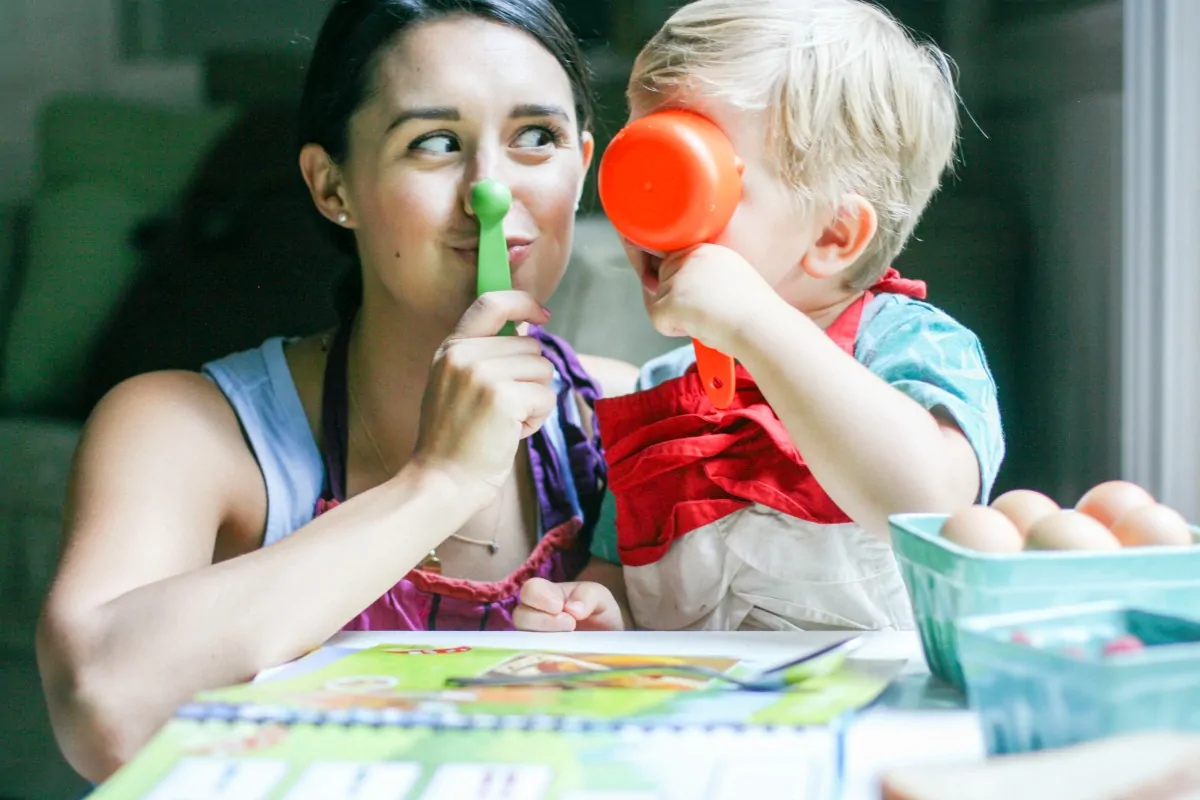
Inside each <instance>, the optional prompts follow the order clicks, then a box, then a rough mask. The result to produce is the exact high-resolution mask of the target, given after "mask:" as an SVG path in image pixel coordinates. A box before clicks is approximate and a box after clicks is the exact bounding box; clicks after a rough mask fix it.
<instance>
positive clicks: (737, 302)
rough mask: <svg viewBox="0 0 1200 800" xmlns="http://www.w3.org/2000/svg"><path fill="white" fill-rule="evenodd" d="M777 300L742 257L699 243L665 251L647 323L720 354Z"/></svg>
mask: <svg viewBox="0 0 1200 800" xmlns="http://www.w3.org/2000/svg"><path fill="white" fill-rule="evenodd" d="M779 302H782V301H781V300H780V298H779V295H777V294H776V293H775V290H774V289H772V288H771V286H770V285H769V284H768V283H767V282H766V281H765V280H763V278H762V276H761V275H759V274H758V271H757V270H756V269H754V267H753V266H751V265H750V263H749V262H747V261H746V259H744V258H742V257H741V256H740V255H739V254H738V253H736V252H734V251H733V250H730V249H729V248H728V247H722V246H720V245H715V244H701V245H697V246H695V247H692V248H689V249H687V250H680V251H678V252H675V253H671V254H670V255H669V256H667V257H666V259H664V260H663V262H662V265H661V266H660V267H659V271H658V291H657V292H655V297H654V300H653V302H652V303H651V304H650V305H649V313H650V321H651V322H653V323H654V327H655V328H657V329H658V332H659V333H662V334H664V335H666V336H690V337H691V338H693V339H699V340H700V341H701V342H703V343H704V344H706V345H708V346H709V347H714V348H717V349H719V350H722V351H724V352H726V353H728V352H729V349H730V345H731V343H732V340H733V339H734V338H735V335H736V334H737V332H738V330H739V329H740V328H741V327H742V326H743V325H744V324H745V322H746V321H748V320H751V319H754V318H755V317H756V316H757V315H758V314H761V313H762V312H763V310H764V309H765V308H766V307H767V306H769V305H771V304H775V303H779Z"/></svg>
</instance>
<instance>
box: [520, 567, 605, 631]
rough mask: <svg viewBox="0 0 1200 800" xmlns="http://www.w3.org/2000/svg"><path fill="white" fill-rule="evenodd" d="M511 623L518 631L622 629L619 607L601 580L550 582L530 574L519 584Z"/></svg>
mask: <svg viewBox="0 0 1200 800" xmlns="http://www.w3.org/2000/svg"><path fill="white" fill-rule="evenodd" d="M513 625H514V627H516V629H517V630H521V631H543V632H549V631H619V630H624V628H625V623H624V621H623V620H622V619H621V607H620V606H619V605H618V604H617V600H616V598H615V597H613V594H612V592H610V591H609V590H608V589H607V587H605V586H604V584H601V583H592V582H590V581H584V582H573V583H551V582H550V581H548V580H546V579H545V578H530V579H529V580H528V581H527V582H526V583H525V585H524V586H522V587H521V600H520V604H519V605H518V606H517V608H516V610H515V611H514V612H513Z"/></svg>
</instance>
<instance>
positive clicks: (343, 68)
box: [299, 0, 592, 321]
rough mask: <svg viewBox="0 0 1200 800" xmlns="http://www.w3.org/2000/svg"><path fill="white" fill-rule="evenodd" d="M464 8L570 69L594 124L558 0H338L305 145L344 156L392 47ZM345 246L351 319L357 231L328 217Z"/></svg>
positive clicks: (316, 67) (583, 111) (311, 97)
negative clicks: (353, 124) (522, 36)
mask: <svg viewBox="0 0 1200 800" xmlns="http://www.w3.org/2000/svg"><path fill="white" fill-rule="evenodd" d="M458 14H464V15H468V16H474V17H479V18H481V19H485V20H491V21H494V22H498V23H501V24H503V25H508V26H511V27H513V28H516V29H517V30H521V31H524V32H525V33H527V34H529V35H530V36H532V37H533V38H534V39H536V40H537V41H538V42H540V43H541V45H542V46H543V47H545V48H546V49H547V50H549V51H550V53H551V54H553V56H554V57H555V58H556V59H557V60H558V63H559V64H561V65H562V68H563V69H564V70H566V73H567V77H568V78H569V79H570V81H571V90H572V93H573V95H574V100H575V115H576V118H577V119H578V120H579V128H580V130H589V129H590V128H591V126H592V91H591V85H590V81H589V77H588V71H587V65H586V63H585V62H584V58H583V52H582V51H581V49H580V47H579V43H578V42H577V41H576V39H575V37H574V35H573V34H572V33H571V30H570V28H569V27H568V26H567V23H566V22H565V21H564V20H563V18H562V16H561V15H560V14H559V12H558V10H557V9H556V8H555V7H554V3H553V2H552V0H337V2H335V3H334V5H333V8H332V9H331V10H330V12H329V16H328V17H327V18H326V19H325V24H324V25H323V26H322V27H321V33H320V35H319V36H318V37H317V44H316V47H315V48H314V49H313V55H312V60H311V61H310V62H309V67H308V75H307V78H306V80H305V84H304V95H303V97H302V99H301V101H300V125H299V134H300V142H299V144H300V147H303V146H304V145H306V144H309V143H315V144H319V145H321V147H323V148H324V149H325V152H326V153H328V154H329V157H330V158H332V159H333V160H334V162H337V163H341V162H342V161H344V160H345V158H346V154H347V147H348V139H349V128H350V118H351V117H352V116H354V114H355V112H356V111H358V109H359V108H360V107H361V106H362V104H363V103H364V102H366V101H367V99H368V98H369V97H370V94H371V92H372V91H373V90H374V87H373V85H372V84H373V81H374V79H375V74H376V68H377V67H378V63H379V58H380V56H381V55H382V54H383V52H384V51H385V49H386V48H387V47H388V45H390V44H391V43H392V42H393V41H395V40H396V38H397V36H399V35H400V34H401V33H403V32H404V31H407V30H409V29H411V28H413V27H414V26H416V25H418V24H420V23H423V22H430V21H433V20H437V19H441V18H443V17H447V16H452V15H458ZM322 223H323V224H324V225H325V226H326V228H327V229H328V230H329V231H330V233H331V235H332V236H333V238H334V242H335V244H336V245H337V247H338V249H339V250H340V251H341V252H343V253H345V254H346V255H347V256H349V257H350V258H351V265H350V268H349V269H348V270H347V271H346V273H345V274H344V275H343V277H342V280H341V281H340V282H339V285H338V287H337V291H336V293H335V297H334V304H335V306H336V308H337V312H338V316H339V317H340V318H341V319H342V320H343V321H347V320H349V319H350V318H351V317H352V316H353V315H354V313H355V312H356V311H357V310H358V307H359V305H360V304H361V303H362V275H361V267H360V265H359V262H358V255H357V250H356V248H355V243H354V235H353V234H352V233H351V232H350V231H348V230H346V229H345V228H342V227H340V226H338V225H334V224H333V223H332V222H329V221H328V220H324V219H323V218H322Z"/></svg>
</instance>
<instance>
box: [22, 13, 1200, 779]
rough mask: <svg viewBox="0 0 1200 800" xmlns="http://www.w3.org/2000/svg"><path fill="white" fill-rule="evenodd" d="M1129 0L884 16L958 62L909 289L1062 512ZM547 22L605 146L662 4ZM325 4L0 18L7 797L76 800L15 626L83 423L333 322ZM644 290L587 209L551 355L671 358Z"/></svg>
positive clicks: (1116, 405) (1089, 357) (1100, 378)
mask: <svg viewBox="0 0 1200 800" xmlns="http://www.w3.org/2000/svg"><path fill="white" fill-rule="evenodd" d="M1139 1H1145V2H1158V0H1127V2H1125V3H1122V2H1121V1H1120V0H887V2H884V3H883V5H885V6H886V7H888V8H889V9H890V10H891V11H892V12H893V13H894V14H895V15H896V16H897V17H899V18H900V20H901V21H903V22H904V23H906V24H907V25H909V26H910V27H912V28H914V29H915V30H917V31H919V32H920V33H922V34H923V35H925V36H927V37H929V38H932V39H933V40H935V41H936V42H937V43H938V44H939V45H941V46H942V48H943V49H945V50H946V51H948V52H949V54H950V55H951V56H952V57H953V58H954V59H955V61H956V62H957V63H958V66H959V71H960V91H961V94H962V99H963V103H964V109H965V112H966V113H964V114H963V126H962V153H961V159H960V161H959V164H958V168H957V175H956V176H955V177H954V178H952V179H950V180H949V181H948V183H947V184H946V187H945V189H944V191H943V192H942V193H941V194H940V195H938V197H937V198H936V199H935V201H934V203H933V205H932V206H931V208H930V209H929V211H928V212H927V215H926V217H925V218H924V220H923V222H922V223H921V225H920V227H919V229H918V233H917V237H916V240H915V241H913V242H912V244H911V245H910V247H909V249H908V250H907V251H906V252H905V253H904V254H903V256H902V257H901V258H900V260H899V263H898V264H897V266H898V267H899V268H900V269H901V271H902V272H904V273H905V274H906V275H908V276H910V277H917V278H922V279H925V280H926V281H928V282H929V283H930V296H931V299H932V300H933V302H935V303H937V304H938V305H940V306H941V307H942V308H944V309H946V310H947V311H948V312H949V313H951V314H952V315H953V316H955V317H957V318H958V319H959V320H960V321H962V322H963V323H965V324H966V325H968V326H969V327H971V328H973V329H974V330H975V331H976V332H977V333H978V334H979V335H980V337H981V338H982V340H983V342H984V346H985V349H986V352H987V354H988V357H989V359H990V362H991V366H992V368H993V371H994V373H995V376H996V379H997V382H998V384H999V388H1000V398H1001V403H1002V409H1003V412H1004V416H1005V424H1006V429H1007V438H1008V446H1009V454H1008V459H1007V461H1006V464H1005V467H1004V470H1003V473H1002V475H1001V480H1000V485H999V486H998V487H997V491H1000V490H1003V489H1007V488H1012V487H1014V486H1025V487H1034V488H1038V489H1040V490H1042V491H1045V492H1047V493H1049V494H1051V495H1052V496H1054V497H1055V498H1056V499H1057V500H1058V501H1059V502H1061V503H1071V502H1073V501H1074V500H1075V499H1076V498H1077V497H1078V496H1079V494H1080V493H1081V492H1082V491H1083V490H1084V489H1085V488H1087V487H1089V486H1091V485H1093V484H1094V483H1096V482H1098V481H1100V480H1104V479H1108V478H1112V477H1117V476H1118V474H1119V473H1120V472H1121V470H1122V436H1123V433H1122V431H1123V427H1122V426H1123V416H1122V415H1123V413H1125V414H1128V413H1129V412H1128V409H1125V410H1124V412H1123V408H1122V390H1121V381H1122V374H1123V373H1122V357H1123V356H1122V352H1123V349H1122V348H1123V344H1122V342H1123V340H1122V285H1123V284H1122V263H1123V262H1122V226H1123V219H1124V218H1123V200H1122V198H1123V187H1122V164H1123V161H1122V136H1123V97H1122V93H1123V89H1122V86H1123V73H1122V64H1123V49H1122V48H1123V30H1124V29H1125V25H1124V17H1123V14H1125V13H1127V9H1128V7H1129V6H1130V4H1131V3H1137V2H1139ZM559 4H560V7H561V8H562V10H563V11H564V12H565V13H566V15H567V17H568V18H569V20H570V22H571V23H572V25H573V26H574V27H575V29H576V31H577V33H578V35H579V36H580V37H581V38H582V39H583V40H584V41H585V42H586V44H587V48H588V52H589V55H590V59H591V65H592V68H593V70H594V73H595V76H596V88H597V92H598V95H599V100H600V119H599V126H598V131H597V138H598V140H599V141H598V143H599V145H600V146H601V147H602V146H603V145H604V144H605V142H606V141H607V140H608V138H609V137H610V136H611V135H612V133H613V132H615V130H616V129H617V128H618V127H619V126H620V125H621V124H622V123H623V121H624V119H625V107H624V98H623V93H624V86H625V79H626V77H627V75H628V72H629V69H630V66H631V64H632V60H633V57H634V55H635V54H636V53H637V51H638V49H639V48H640V46H641V45H642V43H643V42H644V41H645V40H646V38H648V36H649V35H650V34H651V33H652V32H653V31H654V30H655V29H656V28H657V27H658V26H659V25H660V24H661V22H662V21H663V20H664V19H665V18H666V16H667V15H668V14H669V13H670V11H671V10H672V9H673V8H674V7H676V6H677V5H679V3H678V2H671V1H670V0H611V1H610V2H605V1H604V0H559ZM327 7H328V6H327V2H325V0H256V2H253V3H247V2H244V1H242V0H91V1H90V2H82V0H0V98H3V100H2V101H0V102H2V103H3V113H2V114H0V414H2V416H0V476H3V480H2V481H0V624H2V625H3V629H2V630H3V636H2V637H0V742H3V743H4V746H3V747H0V800H3V799H4V798H66V797H71V796H73V793H75V794H77V793H78V791H79V789H80V788H81V786H82V784H81V782H80V781H79V780H78V778H77V777H75V776H74V775H73V773H72V772H71V770H70V769H69V768H68V767H66V765H65V764H64V763H63V762H62V761H61V759H60V758H59V756H58V753H57V749H56V747H55V745H54V743H53V740H52V738H51V735H50V733H49V726H48V723H47V722H46V719H45V711H44V707H43V704H42V699H41V693H40V688H39V685H38V682H37V677H36V668H35V665H34V659H33V651H32V629H33V620H34V618H35V615H36V611H37V607H38V605H39V603H40V601H41V597H42V595H43V594H44V592H45V589H46V584H47V582H48V580H49V577H50V575H51V574H52V570H53V568H54V563H55V559H56V557H57V547H58V535H59V534H58V528H59V524H60V518H61V502H62V495H63V490H64V483H65V479H66V472H67V469H68V467H69V462H70V457H71V452H72V450H73V448H74V445H75V441H76V438H77V436H78V431H79V426H80V424H81V422H82V420H83V419H84V418H85V416H86V414H87V412H88V410H89V409H90V407H91V405H92V404H93V403H94V402H95V400H96V399H97V398H98V397H99V396H100V395H101V394H102V393H103V392H104V390H106V389H107V388H108V387H109V386H111V385H112V384H113V383H115V382H116V381H118V380H120V379H121V378H123V377H126V376H128V375H131V374H134V373H136V372H140V371H143V370H146V369H153V368H161V367H184V368H193V369H194V368H196V367H198V366H199V365H200V363H202V362H203V361H204V360H206V359H209V358H212V357H216V356H220V355H223V354H225V353H228V352H231V351H233V350H240V349H244V348H247V347H252V346H255V345H257V344H258V343H259V342H261V340H262V339H264V338H266V337H267V336H270V335H275V334H304V333H309V332H311V331H314V330H317V329H320V328H323V327H326V326H328V325H329V324H330V323H331V321H332V319H333V315H332V309H331V307H330V304H329V296H330V284H331V282H332V279H333V277H334V275H335V274H336V272H337V269H338V264H337V260H336V256H335V255H334V254H333V253H332V252H331V251H330V249H329V248H328V246H327V245H326V244H325V242H324V240H323V239H322V238H320V237H319V236H318V235H317V234H316V231H315V228H314V227H313V225H312V223H311V217H310V216H309V213H308V205H309V201H308V198H307V195H306V194H305V193H304V191H303V186H302V184H301V182H300V179H299V174H298V171H297V169H296V166H295V164H296V157H295V147H294V143H293V133H292V130H293V118H294V112H295V104H296V102H297V99H298V93H299V87H300V85H301V82H302V80H303V74H304V64H305V61H306V58H307V56H308V53H309V51H310V47H311V44H312V41H313V39H314V38H315V36H316V33H317V30H318V27H319V25H320V22H321V20H322V19H323V17H324V14H325V12H326V10H327ZM1160 169H1165V167H1164V166H1163V165H1160ZM592 186H593V187H594V182H593V183H592ZM638 293H639V288H638V285H637V283H636V280H635V279H634V278H633V276H632V273H631V272H629V271H628V269H627V268H626V266H625V261H624V256H623V255H622V253H621V250H620V248H619V245H618V244H617V241H616V238H615V236H614V235H613V233H612V231H611V228H609V227H608V225H607V223H606V222H605V220H604V219H603V216H602V215H601V214H600V209H599V205H598V203H597V202H596V201H595V196H594V188H591V189H589V193H588V196H587V199H586V200H585V205H584V209H583V217H582V218H581V220H580V226H579V233H578V236H577V243H576V247H575V252H574V255H573V257H572V263H571V267H570V269H569V271H568V277H567V279H566V281H565V283H564V285H563V288H562V289H561V290H560V292H559V294H558V295H557V296H556V297H555V299H554V302H553V303H552V306H553V307H554V308H555V310H556V311H558V312H559V313H556V315H555V320H556V325H558V326H559V327H558V331H557V332H560V333H563V334H565V335H567V336H568V337H569V338H570V339H572V340H573V342H574V344H575V345H576V346H577V347H578V348H579V349H581V350H586V351H588V352H594V353H602V354H608V355H612V356H615V357H620V358H625V359H628V360H631V361H639V362H640V361H644V360H645V359H647V358H649V357H651V356H653V355H656V354H657V353H659V352H662V351H663V350H665V349H667V348H669V347H672V346H675V345H676V344H678V342H676V341H673V340H666V339H663V338H662V337H659V336H657V334H655V333H654V332H653V330H652V329H651V328H650V327H649V325H648V323H646V321H645V319H644V315H643V312H642V307H641V303H640V302H638V301H637V297H638ZM1192 302H1194V304H1195V306H1196V307H1200V298H1196V299H1195V300H1193V301H1192ZM1124 425H1125V429H1126V432H1128V427H1129V425H1128V419H1127V418H1126V419H1125V423H1124ZM1189 446H1190V445H1189ZM1191 477H1192V479H1193V484H1195V483H1196V481H1195V474H1194V473H1193V475H1192V476H1191Z"/></svg>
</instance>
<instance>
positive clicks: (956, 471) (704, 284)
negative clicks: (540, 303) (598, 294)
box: [651, 245, 981, 537]
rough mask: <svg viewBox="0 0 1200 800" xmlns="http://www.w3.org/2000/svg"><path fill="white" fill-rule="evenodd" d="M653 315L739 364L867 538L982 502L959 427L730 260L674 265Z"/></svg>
mask: <svg viewBox="0 0 1200 800" xmlns="http://www.w3.org/2000/svg"><path fill="white" fill-rule="evenodd" d="M734 287H736V288H734ZM651 316H652V318H654V322H655V326H656V327H658V329H659V330H660V331H662V332H664V333H667V334H672V333H673V334H675V335H679V334H685V335H689V336H693V337H695V338H699V339H700V340H701V341H704V342H705V343H706V344H708V345H710V346H712V347H716V348H717V349H719V350H721V351H722V352H725V353H728V354H729V355H732V356H734V357H735V358H737V359H738V360H739V361H741V363H742V364H743V365H744V366H745V367H746V369H747V370H748V371H749V372H750V374H751V375H753V376H754V379H755V381H756V382H757V383H758V386H759V388H760V389H761V390H762V392H763V395H764V396H765V397H766V399H767V401H768V402H769V403H770V404H771V407H772V408H773V409H774V411H775V413H776V414H777V415H778V416H779V418H780V420H781V421H782V422H783V423H784V426H785V427H786V428H787V430H788V433H789V434H790V435H791V437H792V440H793V442H795V444H796V446H797V448H798V449H799V450H800V452H801V453H803V454H804V459H805V462H806V463H807V464H808V466H809V467H810V468H811V469H812V471H813V474H814V476H815V477H816V478H817V480H818V481H820V483H821V486H822V487H823V488H824V489H825V491H826V492H827V493H828V494H829V496H830V498H832V499H833V500H834V502H836V503H837V504H838V506H839V507H841V508H842V510H843V511H845V512H846V514H847V515H848V516H849V517H850V518H851V519H853V520H854V521H855V522H857V523H858V524H860V525H862V526H863V528H865V529H866V530H869V531H871V532H872V533H875V534H876V535H878V536H881V537H886V536H887V535H888V526H887V518H888V516H889V515H890V514H893V513H900V512H931V513H934V512H950V511H953V510H955V509H958V508H961V507H963V506H967V505H970V504H971V503H973V502H975V501H976V499H977V498H978V497H979V495H980V486H981V476H980V468H979V461H978V459H977V457H976V455H975V452H974V450H973V448H972V447H971V444H970V443H969V442H968V440H967V438H966V437H965V436H964V435H963V433H962V432H961V431H960V430H959V429H958V427H957V426H956V425H955V424H954V423H953V422H951V421H949V420H943V419H938V418H937V417H935V416H934V415H933V414H931V413H930V412H929V411H927V410H926V409H925V408H923V407H922V406H921V405H920V404H919V403H917V402H916V401H914V400H913V399H911V398H910V397H908V396H907V395H905V394H903V393H902V392H900V391H898V390H897V389H895V388H893V387H892V386H890V385H889V384H888V383H887V382H885V381H884V380H882V379H881V378H879V377H878V376H876V375H874V374H873V373H871V371H870V370H868V369H867V368H866V367H865V366H863V365H862V364H860V363H859V362H858V361H856V360H855V359H854V358H853V357H852V356H850V355H848V354H847V353H845V352H843V351H842V350H841V349H840V348H839V347H838V346H837V345H836V344H835V343H834V342H833V341H832V340H831V339H830V338H829V337H828V336H827V335H826V334H825V332H824V331H823V330H821V328H820V327H819V326H818V325H817V324H816V323H815V322H813V321H812V320H811V319H809V318H808V317H807V316H806V315H805V314H803V313H802V312H800V311H798V310H796V309H795V308H792V307H791V306H789V305H788V304H787V303H786V302H784V300H783V299H781V298H780V297H779V296H778V295H777V294H776V293H775V291H774V290H773V289H772V288H771V287H770V286H769V285H767V283H766V282H765V281H764V280H763V279H762V277H761V276H759V274H758V273H757V272H756V271H755V270H754V269H753V267H751V266H750V265H749V264H748V263H746V262H745V260H744V259H742V258H741V257H740V256H739V255H737V254H736V253H734V252H733V251H731V250H728V249H726V248H723V247H717V246H713V245H702V246H701V247H699V248H695V249H693V250H691V251H687V252H684V253H680V254H677V255H674V256H672V257H671V258H669V259H668V260H667V261H666V262H664V264H663V265H662V270H661V272H660V287H659V291H658V300H657V301H656V303H655V304H654V306H653V307H652V309H651Z"/></svg>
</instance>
